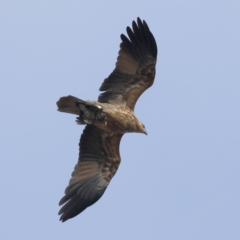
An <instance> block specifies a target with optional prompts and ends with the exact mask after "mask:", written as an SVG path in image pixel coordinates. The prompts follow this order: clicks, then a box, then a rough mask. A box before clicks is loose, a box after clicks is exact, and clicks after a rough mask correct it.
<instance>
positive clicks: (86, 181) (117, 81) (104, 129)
mask: <svg viewBox="0 0 240 240" xmlns="http://www.w3.org/2000/svg"><path fill="white" fill-rule="evenodd" d="M126 31H127V35H128V37H126V36H125V35H124V34H121V36H120V37H121V40H122V41H121V44H120V50H119V52H118V57H117V62H116V67H115V69H114V70H113V72H112V73H111V74H110V75H109V76H108V78H106V79H105V80H104V81H103V83H102V85H101V87H100V89H99V90H100V91H102V93H101V94H100V95H99V97H98V101H84V100H81V99H79V98H76V97H73V96H66V97H61V98H60V99H59V100H58V102H57V106H58V111H60V112H65V113H72V114H75V115H78V117H77V120H76V122H77V123H78V124H83V125H86V127H85V129H84V130H83V133H82V135H81V138H80V143H79V150H80V152H79V158H78V162H77V164H76V166H75V168H74V171H73V173H72V177H71V179H70V182H69V185H68V186H67V188H66V190H65V195H64V197H63V198H62V199H61V200H60V202H59V205H60V206H61V205H63V206H62V208H61V209H60V211H59V215H61V217H60V221H63V222H64V221H66V220H68V219H70V218H73V217H75V216H76V215H78V214H79V213H81V212H82V211H84V210H85V209H86V208H87V207H89V206H91V205H92V204H94V203H95V202H97V201H98V200H99V199H100V198H101V197H102V195H103V193H104V192H105V190H106V189H107V187H108V185H109V183H110V181H111V179H112V178H113V176H114V175H115V173H116V172H117V170H118V167H119V164H120V162H121V157H120V153H119V145H120V141H121V138H122V136H123V135H124V134H125V133H129V132H136V133H144V134H147V132H146V129H145V126H144V124H143V123H141V122H140V121H139V120H138V119H137V117H136V116H135V114H134V107H135V104H136V102H137V100H138V98H139V97H140V95H141V94H142V93H143V92H144V91H145V90H146V89H148V88H149V87H151V86H152V84H153V81H154V78H155V72H156V70H155V66H156V62H157V44H156V41H155V39H154V36H153V34H152V33H151V31H150V30H149V27H148V25H147V23H146V22H145V21H142V20H141V19H140V18H137V21H136V22H135V21H133V22H132V29H131V28H130V27H127V29H126Z"/></svg>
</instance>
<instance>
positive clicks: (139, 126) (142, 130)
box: [137, 121, 147, 135]
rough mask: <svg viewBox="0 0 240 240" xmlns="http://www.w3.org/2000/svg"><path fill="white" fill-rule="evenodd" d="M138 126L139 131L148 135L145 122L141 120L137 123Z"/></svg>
mask: <svg viewBox="0 0 240 240" xmlns="http://www.w3.org/2000/svg"><path fill="white" fill-rule="evenodd" d="M137 128H138V132H140V133H144V134H146V135H147V130H146V128H145V126H144V124H143V123H141V122H140V121H139V122H138V124H137Z"/></svg>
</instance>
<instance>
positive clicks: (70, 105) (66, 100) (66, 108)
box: [57, 95, 81, 115]
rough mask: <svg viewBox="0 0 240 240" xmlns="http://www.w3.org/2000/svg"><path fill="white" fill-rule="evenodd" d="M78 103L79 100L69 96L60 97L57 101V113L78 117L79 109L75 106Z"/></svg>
mask: <svg viewBox="0 0 240 240" xmlns="http://www.w3.org/2000/svg"><path fill="white" fill-rule="evenodd" d="M79 101H81V99H79V98H76V97H73V96H71V95H69V96H67V97H61V98H60V99H59V100H58V101H57V106H58V111H59V112H65V113H72V114H76V115H79V114H80V109H79V107H78V106H77V102H79Z"/></svg>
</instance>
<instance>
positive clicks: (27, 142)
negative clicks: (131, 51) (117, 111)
mask: <svg viewBox="0 0 240 240" xmlns="http://www.w3.org/2000/svg"><path fill="white" fill-rule="evenodd" d="M138 16H139V17H140V18H142V19H144V20H146V21H147V23H148V25H149V27H150V29H151V31H152V33H153V34H154V36H155V38H156V41H157V44H158V62H157V75H156V79H155V83H154V85H153V86H152V87H151V88H150V89H149V90H147V92H145V93H144V94H143V95H142V96H141V98H140V99H139V101H138V103H137V106H136V115H137V117H138V118H139V119H140V120H141V121H142V122H143V123H144V124H145V126H146V129H147V131H148V136H145V135H143V134H126V135H125V136H124V137H123V139H122V142H121V146H120V148H121V149H120V151H121V157H122V162H121V165H120V168H119V171H118V172H117V174H116V175H115V177H114V178H113V180H112V182H111V183H110V185H109V187H108V189H107V190H106V192H105V194H104V195H103V197H102V198H101V199H100V200H99V201H98V202H97V203H96V204H95V205H93V206H92V207H90V208H88V209H87V210H85V211H84V212H83V213H82V214H80V215H78V216H77V217H75V218H74V219H72V220H69V221H67V222H65V223H61V222H60V221H59V216H58V215H57V213H58V210H59V206H58V202H59V200H60V198H61V197H62V196H63V193H64V189H65V187H66V186H67V184H68V181H69V179H70V176H71V172H72V171H73V167H74V165H75V164H76V162H77V158H78V141H79V137H80V135H81V133H82V130H83V127H82V126H78V125H77V124H76V123H75V116H73V115H70V114H64V113H59V112H57V110H56V104H55V103H56V101H57V100H58V99H59V97H61V96H65V95H69V94H71V95H75V96H77V97H79V98H82V99H92V100H94V99H97V97H98V95H99V91H98V89H99V87H100V85H101V83H102V81H103V80H104V78H106V77H107V76H108V75H109V74H110V72H111V71H112V70H113V68H114V66H115V61H116V57H117V52H118V50H119V44H120V37H119V36H120V34H121V33H125V29H126V26H128V25H131V22H132V20H136V18H137V17H138ZM0 34H1V37H0V81H1V87H0V109H1V117H0V128H1V129H0V131H1V132H0V140H1V144H0V146H1V151H0V189H1V200H0V204H1V205H0V206H1V214H0V226H1V227H0V238H1V239H4V240H13V239H17V240H33V239H34V240H42V239H44V240H52V239H58V240H62V239H64V240H66V239H84V240H85V239H87V240H93V239H105V240H112V239H114V240H123V239H138V240H145V239H151V240H159V239H163V240H203V239H204V240H212V239H217V240H222V239H224V240H225V239H227V240H238V239H240V1H231V0H230V1H211V0H208V1H198V0H195V1H190V0H189V1H180V0H175V1H169V0H168V1H161V0H158V1H157V0H156V1H150V0H148V1H88V2H87V1H85V2H83V1H62V0H57V1H1V3H0Z"/></svg>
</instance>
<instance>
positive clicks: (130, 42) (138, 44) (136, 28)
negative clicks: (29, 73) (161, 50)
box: [120, 17, 157, 59]
mask: <svg viewBox="0 0 240 240" xmlns="http://www.w3.org/2000/svg"><path fill="white" fill-rule="evenodd" d="M126 32H127V35H128V38H127V37H126V36H125V35H124V34H121V35H120V38H121V40H122V43H121V46H122V48H124V49H125V50H127V51H128V52H129V53H131V54H132V56H134V57H135V58H138V53H137V52H139V50H137V48H142V47H144V48H146V50H147V52H148V54H150V55H151V56H152V57H154V58H155V59H157V43H156V40H155V38H154V36H153V34H152V32H151V31H150V29H149V27H148V25H147V23H146V21H144V20H143V21H142V20H141V19H140V18H139V17H138V18H137V21H133V22H132V29H131V28H130V27H127V28H126Z"/></svg>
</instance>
